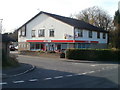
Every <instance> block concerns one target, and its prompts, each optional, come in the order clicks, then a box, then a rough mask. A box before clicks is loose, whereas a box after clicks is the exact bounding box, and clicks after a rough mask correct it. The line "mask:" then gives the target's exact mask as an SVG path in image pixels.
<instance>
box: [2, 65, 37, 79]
mask: <svg viewBox="0 0 120 90" xmlns="http://www.w3.org/2000/svg"><path fill="white" fill-rule="evenodd" d="M34 69H35V66H33V65H30V64H25V63H20V65H19V66H18V67H12V68H4V69H2V79H6V78H9V77H15V76H19V75H22V74H25V73H28V72H31V71H33V70H34Z"/></svg>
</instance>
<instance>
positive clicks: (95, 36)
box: [75, 29, 107, 43]
mask: <svg viewBox="0 0 120 90" xmlns="http://www.w3.org/2000/svg"><path fill="white" fill-rule="evenodd" d="M76 30H77V29H75V31H76ZM88 33H89V31H88V30H83V37H78V38H75V40H85V41H99V43H107V34H106V39H103V36H102V34H103V33H102V32H100V39H98V38H97V32H96V31H92V38H89V36H88Z"/></svg>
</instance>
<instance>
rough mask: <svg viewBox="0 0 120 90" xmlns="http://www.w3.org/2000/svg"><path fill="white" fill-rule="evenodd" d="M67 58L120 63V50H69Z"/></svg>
mask: <svg viewBox="0 0 120 90" xmlns="http://www.w3.org/2000/svg"><path fill="white" fill-rule="evenodd" d="M66 58H68V59H77V60H99V61H102V60H103V61H105V60H107V61H111V60H113V61H118V58H120V50H110V49H67V51H66Z"/></svg>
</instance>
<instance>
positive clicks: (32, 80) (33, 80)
mask: <svg viewBox="0 0 120 90" xmlns="http://www.w3.org/2000/svg"><path fill="white" fill-rule="evenodd" d="M29 81H30V82H35V81H38V79H31V80H29Z"/></svg>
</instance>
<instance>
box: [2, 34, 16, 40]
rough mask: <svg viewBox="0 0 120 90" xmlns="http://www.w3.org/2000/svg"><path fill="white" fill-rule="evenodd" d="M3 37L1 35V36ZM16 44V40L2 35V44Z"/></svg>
mask: <svg viewBox="0 0 120 90" xmlns="http://www.w3.org/2000/svg"><path fill="white" fill-rule="evenodd" d="M0 36H1V35H0ZM11 41H12V42H15V40H14V39H12V38H10V37H9V36H7V35H5V34H2V42H11Z"/></svg>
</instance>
